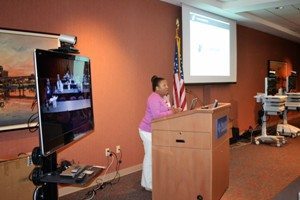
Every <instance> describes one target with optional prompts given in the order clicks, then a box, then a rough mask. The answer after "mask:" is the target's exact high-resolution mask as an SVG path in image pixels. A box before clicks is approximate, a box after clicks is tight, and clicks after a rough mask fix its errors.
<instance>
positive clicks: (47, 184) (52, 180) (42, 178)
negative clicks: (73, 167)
mask: <svg viewBox="0 0 300 200" xmlns="http://www.w3.org/2000/svg"><path fill="white" fill-rule="evenodd" d="M34 151H35V149H34V150H33V152H34ZM35 153H36V152H35ZM33 155H35V156H33V163H34V164H36V163H37V167H36V168H37V169H38V170H37V171H38V173H35V175H32V180H33V183H35V185H37V186H38V187H37V188H36V189H35V191H34V193H33V199H34V200H57V199H58V189H57V184H68V185H77V186H84V185H87V184H88V183H91V182H92V180H93V179H94V178H95V177H97V176H98V175H99V174H100V173H101V172H102V171H103V168H100V167H96V166H86V170H88V171H91V172H92V173H91V174H85V175H84V176H83V178H79V177H78V176H79V175H80V174H78V175H77V176H75V177H65V176H61V175H60V172H59V171H58V169H57V154H56V152H54V153H52V154H50V155H48V156H42V155H39V156H37V155H36V154H34V153H33ZM34 157H38V159H40V161H39V162H37V161H34V159H36V158H34ZM34 170H35V169H34ZM81 173H83V172H81Z"/></svg>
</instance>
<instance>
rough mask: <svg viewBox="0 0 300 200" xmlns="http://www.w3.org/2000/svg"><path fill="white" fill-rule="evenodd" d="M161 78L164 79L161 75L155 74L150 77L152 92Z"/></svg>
mask: <svg viewBox="0 0 300 200" xmlns="http://www.w3.org/2000/svg"><path fill="white" fill-rule="evenodd" d="M163 80H165V79H164V78H161V77H158V76H156V75H154V76H152V78H151V83H152V90H153V92H155V90H156V86H158V85H159V83H160V82H161V81H163Z"/></svg>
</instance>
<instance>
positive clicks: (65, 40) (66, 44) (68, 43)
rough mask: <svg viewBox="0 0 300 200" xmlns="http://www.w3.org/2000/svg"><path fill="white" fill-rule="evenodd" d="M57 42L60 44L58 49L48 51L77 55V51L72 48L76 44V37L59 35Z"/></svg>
mask: <svg viewBox="0 0 300 200" xmlns="http://www.w3.org/2000/svg"><path fill="white" fill-rule="evenodd" d="M58 40H59V42H60V47H58V48H57V49H50V50H52V51H57V52H62V53H74V54H77V53H79V50H78V49H75V48H74V45H75V44H76V43H77V37H76V36H73V35H65V34H60V35H59V37H58Z"/></svg>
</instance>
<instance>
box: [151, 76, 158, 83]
mask: <svg viewBox="0 0 300 200" xmlns="http://www.w3.org/2000/svg"><path fill="white" fill-rule="evenodd" d="M157 78H158V77H157V76H156V75H154V76H152V78H151V82H152V83H153V81H154V80H155V79H157Z"/></svg>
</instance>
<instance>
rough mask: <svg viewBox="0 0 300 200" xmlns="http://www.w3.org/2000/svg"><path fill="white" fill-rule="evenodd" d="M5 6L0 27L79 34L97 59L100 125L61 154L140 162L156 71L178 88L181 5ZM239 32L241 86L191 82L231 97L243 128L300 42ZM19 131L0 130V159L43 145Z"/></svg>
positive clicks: (109, 1) (207, 95)
mask: <svg viewBox="0 0 300 200" xmlns="http://www.w3.org/2000/svg"><path fill="white" fill-rule="evenodd" d="M1 8H2V9H1V10H2V11H1V13H0V27H7V28H15V29H25V30H32V31H40V32H52V33H64V34H74V35H76V36H77V37H78V44H77V48H79V49H80V51H81V54H83V55H87V56H89V57H90V58H91V62H92V82H93V95H94V96H93V97H94V111H95V124H96V127H95V131H94V132H93V133H92V134H91V135H90V136H88V137H86V138H85V139H83V140H81V141H79V142H77V143H75V144H74V145H72V146H71V147H69V148H67V149H65V150H64V151H62V152H61V153H60V154H59V157H60V158H66V159H74V160H75V161H80V162H81V163H87V164H88V163H94V164H101V165H105V164H106V160H105V157H104V148H106V147H109V148H111V149H113V150H114V148H115V146H116V145H121V147H122V149H123V152H124V154H123V163H122V168H124V167H129V166H133V165H136V164H139V163H141V162H142V158H143V148H142V144H141V141H140V139H139V136H138V131H137V127H138V124H139V122H140V120H141V118H142V117H143V114H144V110H145V105H146V98H147V96H148V95H149V93H150V92H151V86H150V78H151V76H152V75H153V74H158V75H161V76H163V77H166V78H167V80H168V81H169V86H170V87H171V86H172V85H171V83H172V79H171V78H172V65H173V50H174V41H173V39H174V34H175V19H176V17H180V8H179V7H176V6H173V5H169V4H167V3H163V2H160V1H158V0H143V1H141V0H121V1H120V0H119V1H117V0H84V1H83V0H82V1H75V0H64V1H60V0H44V1H38V0H25V1H19V0H11V1H2V2H1ZM237 36H238V46H237V50H238V61H237V65H238V82H237V84H229V85H206V86H199V85H193V86H188V88H189V89H190V90H192V91H193V93H195V95H197V96H199V97H200V98H201V99H202V100H203V102H204V103H210V102H212V100H213V99H215V98H216V99H219V101H223V102H230V103H232V110H231V114H230V118H231V119H232V120H234V124H235V125H237V126H239V127H240V128H241V129H242V130H244V129H247V128H248V126H249V125H251V126H254V125H255V116H256V114H255V112H256V111H257V107H258V105H257V104H256V103H255V99H254V98H253V96H254V95H255V94H256V92H259V91H263V87H264V83H263V81H264V80H263V78H264V76H265V75H266V71H267V60H269V59H274V60H287V61H288V62H289V63H290V65H291V64H293V65H295V66H299V67H300V59H299V56H298V57H297V53H298V55H299V52H300V45H299V44H296V43H293V42H289V41H287V40H284V39H280V38H278V37H275V36H271V35H269V34H265V33H262V32H259V31H256V30H253V29H249V28H246V27H243V26H238V29H237ZM191 98H192V96H191V95H188V99H189V100H190V99H191ZM20 132H21V133H20ZM20 132H13V133H0V158H1V157H6V156H12V155H15V154H18V153H19V152H20V151H25V152H26V151H27V152H28V151H31V149H32V148H33V146H35V145H37V138H36V137H34V136H33V135H32V134H31V133H27V131H20ZM14 141H15V143H14ZM13 144H15V145H13ZM19 144H24V145H25V146H26V147H22V148H21V146H20V145H19ZM19 147H20V148H19ZM24 149H25V150H24Z"/></svg>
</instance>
